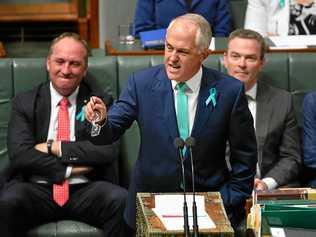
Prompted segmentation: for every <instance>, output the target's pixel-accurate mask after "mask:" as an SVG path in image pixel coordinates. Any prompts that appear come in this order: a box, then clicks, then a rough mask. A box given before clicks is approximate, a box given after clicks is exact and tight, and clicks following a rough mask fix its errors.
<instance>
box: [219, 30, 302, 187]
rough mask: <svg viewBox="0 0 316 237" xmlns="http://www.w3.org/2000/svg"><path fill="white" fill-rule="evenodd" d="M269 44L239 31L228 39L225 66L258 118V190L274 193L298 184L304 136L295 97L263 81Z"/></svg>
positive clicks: (253, 33) (248, 31) (254, 35)
mask: <svg viewBox="0 0 316 237" xmlns="http://www.w3.org/2000/svg"><path fill="white" fill-rule="evenodd" d="M265 49H266V46H265V42H264V39H263V38H262V36H261V35H260V34H259V33H257V32H255V31H252V30H246V29H238V30H235V31H234V32H232V33H231V34H230V36H229V38H228V47H227V51H226V52H225V53H224V65H225V67H226V69H227V71H228V74H229V75H231V76H233V77H235V78H237V79H238V80H240V81H242V82H244V84H245V89H246V95H247V98H248V106H249V109H250V111H251V113H252V116H253V118H254V127H255V129H256V137H257V144H258V164H257V174H256V178H255V184H254V188H255V189H257V190H272V189H275V188H278V187H279V186H282V185H287V184H289V182H293V181H296V182H297V180H296V179H297V177H298V173H299V171H300V165H301V149H300V139H299V138H300V136H299V129H298V125H297V121H296V118H295V114H294V108H293V101H292V97H291V94H290V93H289V92H287V91H285V90H281V89H278V88H275V87H272V86H270V85H268V84H266V83H264V82H263V81H262V80H258V79H259V73H260V72H261V70H262V68H263V67H264V63H265V57H264V54H265Z"/></svg>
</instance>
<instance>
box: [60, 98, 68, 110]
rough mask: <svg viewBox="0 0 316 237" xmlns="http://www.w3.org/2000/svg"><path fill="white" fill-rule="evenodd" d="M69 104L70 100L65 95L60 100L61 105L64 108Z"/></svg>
mask: <svg viewBox="0 0 316 237" xmlns="http://www.w3.org/2000/svg"><path fill="white" fill-rule="evenodd" d="M68 105H69V100H68V98H67V97H63V98H62V99H61V100H60V101H59V106H60V107H62V108H67V107H68Z"/></svg>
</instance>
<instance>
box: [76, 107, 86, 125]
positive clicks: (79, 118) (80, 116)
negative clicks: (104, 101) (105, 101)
mask: <svg viewBox="0 0 316 237" xmlns="http://www.w3.org/2000/svg"><path fill="white" fill-rule="evenodd" d="M76 120H79V121H81V122H83V121H84V120H85V116H84V106H82V108H81V110H80V112H79V113H78V114H77V115H76Z"/></svg>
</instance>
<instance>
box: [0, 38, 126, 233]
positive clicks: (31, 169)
mask: <svg viewBox="0 0 316 237" xmlns="http://www.w3.org/2000/svg"><path fill="white" fill-rule="evenodd" d="M88 55H89V48H88V46H87V44H86V42H85V41H83V40H82V39H80V36H79V35H77V34H74V33H64V34H62V35H60V36H59V37H57V38H56V39H55V40H54V41H53V42H52V45H51V48H50V50H49V54H48V57H47V62H46V67H47V70H48V72H49V77H50V81H49V82H45V83H42V84H40V85H39V86H37V87H35V88H34V89H33V90H31V91H27V92H23V93H20V94H18V95H17V96H16V97H15V98H14V99H13V100H12V112H11V118H10V121H9V128H8V153H9V158H10V167H9V169H8V170H9V172H8V173H7V175H8V176H7V177H6V179H7V182H6V183H5V184H4V187H3V188H2V192H1V194H0V230H1V236H3V237H11V236H25V233H26V232H27V231H28V230H29V229H30V228H32V227H35V226H37V225H40V224H43V223H47V222H51V221H57V220H60V219H71V220H77V221H81V222H85V223H88V224H90V225H93V226H96V227H99V228H102V229H103V230H104V233H105V235H104V236H109V237H110V236H111V237H113V236H120V235H121V233H120V232H121V231H122V226H123V222H122V213H123V210H124V207H125V200H126V195H127V192H126V190H125V189H123V188H121V187H119V186H117V185H115V184H113V183H111V182H109V181H108V180H111V178H113V177H111V175H112V174H113V173H111V171H112V170H111V167H112V166H111V164H112V163H113V162H114V160H115V159H116V158H117V155H118V146H116V145H107V146H95V145H93V144H92V143H90V142H89V141H87V140H86V139H87V136H90V134H89V131H87V130H86V127H85V122H84V121H83V120H82V118H84V117H82V116H84V115H83V114H82V116H80V115H81V114H80V112H82V111H83V106H84V103H85V102H86V101H88V100H89V98H90V96H92V95H96V94H97V95H100V93H102V91H100V87H98V86H97V85H96V81H94V80H92V78H89V79H87V78H84V77H85V75H86V72H87V66H88ZM102 94H103V93H102ZM103 101H104V103H106V104H107V105H108V106H110V105H111V103H112V98H111V97H110V96H109V95H104V96H103ZM78 114H79V115H78ZM112 169H113V167H112ZM112 172H113V171H112Z"/></svg>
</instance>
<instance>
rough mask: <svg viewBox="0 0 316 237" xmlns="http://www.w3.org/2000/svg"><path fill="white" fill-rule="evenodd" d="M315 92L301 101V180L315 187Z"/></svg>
mask: <svg viewBox="0 0 316 237" xmlns="http://www.w3.org/2000/svg"><path fill="white" fill-rule="evenodd" d="M315 108H316V92H315V91H314V92H310V93H308V94H307V95H306V96H305V97H304V101H303V154H304V157H303V161H304V162H303V163H304V166H303V171H304V172H303V182H304V184H305V183H306V184H305V185H308V186H310V187H312V188H316V109H315Z"/></svg>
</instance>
